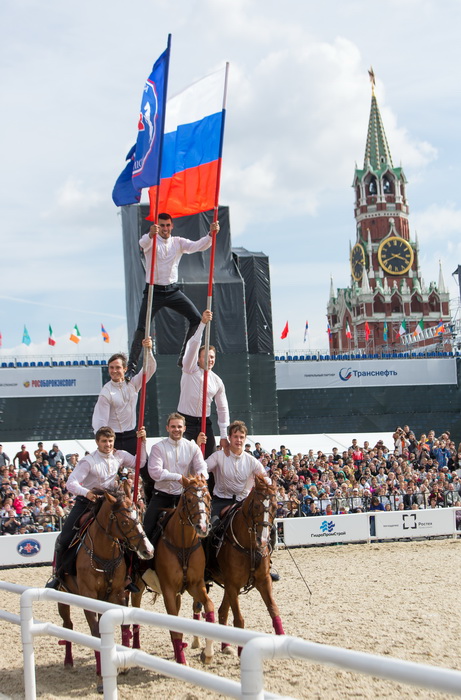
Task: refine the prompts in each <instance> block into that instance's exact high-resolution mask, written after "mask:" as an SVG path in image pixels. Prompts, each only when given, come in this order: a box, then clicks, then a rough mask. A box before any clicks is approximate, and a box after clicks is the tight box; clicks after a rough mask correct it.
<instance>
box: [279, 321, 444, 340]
mask: <svg viewBox="0 0 461 700" xmlns="http://www.w3.org/2000/svg"><path fill="white" fill-rule="evenodd" d="M308 332H309V323H308V322H307V321H306V326H305V328H304V342H306V340H307V337H308ZM326 332H327V333H328V340H329V341H331V328H330V324H329V323H327V330H326ZM444 332H445V324H444V323H443V321H440V322H439V324H438V325H437V327H436V329H435V335H439V334H440V333H444ZM288 333H289V328H288V321H287V322H286V323H285V326H284V328H283V331H282V335H281V336H280V338H281V339H282V340H284V339H285V338H286V337H287V336H288ZM406 334H407V322H406V321H405V320H403V321H402V322H401V324H400V328H399V331H398V333H397V337H398V338H401V337H402V336H404V335H406ZM370 335H371V329H370V326H369V325H368V321H365V340H368V339H369V337H370ZM411 335H412V337H413V338H419V337H420V336H423V335H424V321H423V319H421V321H419V323H417V325H416V328H415V330H414V331H413V333H412V334H411ZM388 336H389V329H388V325H387V321H384V327H383V340H384V341H386V340H387V339H388ZM346 338H352V332H351V327H350V325H349V321H347V320H346Z"/></svg>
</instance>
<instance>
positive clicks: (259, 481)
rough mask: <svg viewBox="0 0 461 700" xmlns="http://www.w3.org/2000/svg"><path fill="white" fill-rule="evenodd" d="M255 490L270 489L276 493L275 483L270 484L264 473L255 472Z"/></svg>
mask: <svg viewBox="0 0 461 700" xmlns="http://www.w3.org/2000/svg"><path fill="white" fill-rule="evenodd" d="M255 490H256V491H265V492H267V491H269V492H270V493H275V491H276V487H275V485H274V483H271V484H268V483H267V481H266V477H265V475H264V474H258V473H256V474H255Z"/></svg>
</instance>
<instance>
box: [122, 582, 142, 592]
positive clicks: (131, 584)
mask: <svg viewBox="0 0 461 700" xmlns="http://www.w3.org/2000/svg"><path fill="white" fill-rule="evenodd" d="M125 590H126V591H128V592H129V593H141V591H140V590H139V588H138V587H137V585H136V584H135V583H134V582H133V581H130V582H129V583H127V584H126V586H125Z"/></svg>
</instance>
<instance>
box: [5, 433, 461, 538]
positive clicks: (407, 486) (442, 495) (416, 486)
mask: <svg viewBox="0 0 461 700" xmlns="http://www.w3.org/2000/svg"><path fill="white" fill-rule="evenodd" d="M392 440H393V444H391V445H390V446H386V445H384V444H383V441H382V440H379V441H378V442H377V443H376V445H373V446H372V445H370V443H369V442H368V441H365V442H364V443H363V445H359V444H358V441H357V439H355V438H354V439H353V440H352V444H351V445H350V446H349V447H348V448H347V449H344V450H340V449H339V448H337V447H333V449H332V451H331V453H327V454H325V453H323V452H322V451H321V450H318V451H317V452H315V451H314V450H313V449H309V450H308V452H307V453H305V454H303V453H301V452H298V453H297V454H292V453H291V451H290V449H289V448H287V447H285V446H284V445H281V446H280V449H279V450H278V451H277V450H276V449H271V450H270V451H267V450H265V449H264V448H263V447H262V446H261V445H260V443H255V445H253V446H252V445H250V444H247V445H246V446H245V449H246V450H247V451H250V452H251V453H252V454H253V455H254V456H255V457H256V458H257V459H258V460H260V462H261V464H262V465H263V466H264V468H265V469H266V471H267V473H268V474H269V475H270V476H271V477H272V479H273V480H274V481H275V482H276V484H277V516H278V517H284V518H290V517H310V516H315V515H335V514H341V513H360V512H365V511H377V510H414V509H419V508H443V507H449V506H459V507H461V445H459V446H458V447H456V445H455V443H454V442H453V441H452V440H451V438H450V433H449V432H448V431H445V432H444V433H442V434H441V435H440V436H439V437H436V435H435V432H434V431H433V430H429V431H428V433H427V434H425V433H423V434H422V435H420V436H419V438H416V436H415V434H414V432H413V431H411V430H410V428H409V427H408V426H407V425H405V426H403V428H401V427H398V428H397V429H396V431H395V432H394V434H393V436H392ZM252 447H253V449H252ZM78 459H79V455H78V454H68V455H66V456H64V455H63V453H62V452H61V450H60V449H59V446H58V445H56V444H54V445H53V446H52V448H51V449H50V450H48V451H47V450H45V448H44V446H43V443H42V442H39V443H38V445H37V449H36V450H35V451H34V452H33V454H32V455H31V454H30V453H29V451H28V450H27V448H26V445H21V449H20V451H19V452H17V453H16V454H15V455H14V457H13V458H12V459H10V457H9V456H8V455H7V454H5V452H4V451H3V447H2V445H0V534H3V535H14V534H24V535H25V534H28V533H37V532H52V531H54V530H59V529H60V528H61V525H62V520H63V519H64V518H65V517H66V515H67V513H69V511H70V509H71V508H72V506H73V503H74V497H73V496H72V494H70V493H69V492H68V491H67V488H66V483H67V478H68V476H69V474H70V472H71V471H72V469H73V468H74V466H75V465H76V464H77V462H78ZM126 476H127V478H128V479H131V478H132V475H130V474H127V475H126Z"/></svg>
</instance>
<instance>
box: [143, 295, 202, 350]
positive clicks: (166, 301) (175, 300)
mask: <svg viewBox="0 0 461 700" xmlns="http://www.w3.org/2000/svg"><path fill="white" fill-rule="evenodd" d="M148 292H149V285H148V284H146V286H145V287H144V292H143V295H142V302H141V308H140V310H139V318H138V327H137V329H136V330H138V331H140V332H142V333H145V331H146V314H147V295H148ZM163 307H166V308H167V309H172V310H173V311H176V313H178V314H181V316H184V317H185V318H187V320H188V321H189V330H188V331H187V335H186V339H185V341H184V346H183V349H184V348H185V347H186V343H187V341H188V340H189V338H191V337H192V336H193V335H194V333H195V331H196V330H197V328H198V325H199V323H200V321H201V319H202V317H201V315H200V313H199V311H198V309H197V307H196V306H195V305H194V304H193V303H192V302H191V300H190V299H188V298H187V297H186V295H185V294H184V293H183V292H181V290H180V289H179V286H178V285H177V284H167V285H165V286H163V285H160V284H154V298H153V303H152V316H151V318H154V316H155V314H156V313H157V311H160V309H163Z"/></svg>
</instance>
